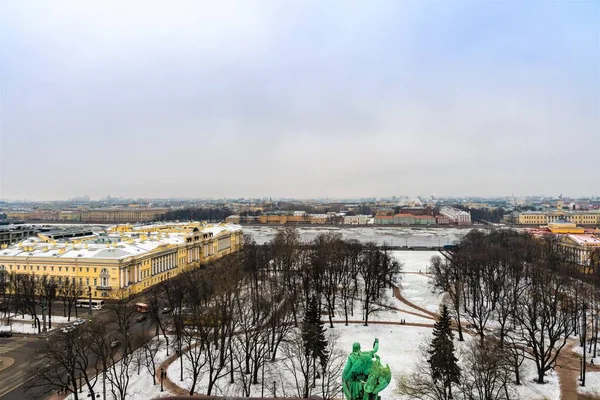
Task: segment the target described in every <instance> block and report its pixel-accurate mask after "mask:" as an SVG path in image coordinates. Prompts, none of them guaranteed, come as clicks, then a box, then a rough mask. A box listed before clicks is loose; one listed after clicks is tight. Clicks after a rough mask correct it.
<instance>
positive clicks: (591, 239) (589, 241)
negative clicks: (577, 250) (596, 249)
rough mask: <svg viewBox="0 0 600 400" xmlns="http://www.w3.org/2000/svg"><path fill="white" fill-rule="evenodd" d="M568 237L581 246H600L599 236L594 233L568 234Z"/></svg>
mask: <svg viewBox="0 0 600 400" xmlns="http://www.w3.org/2000/svg"><path fill="white" fill-rule="evenodd" d="M568 238H569V239H571V240H572V241H574V242H575V243H577V244H578V245H581V246H600V238H598V237H596V236H594V235H589V234H579V235H569V236H568Z"/></svg>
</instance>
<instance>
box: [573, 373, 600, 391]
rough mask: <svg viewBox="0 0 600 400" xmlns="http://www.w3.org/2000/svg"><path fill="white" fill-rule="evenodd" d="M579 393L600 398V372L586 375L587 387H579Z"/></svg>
mask: <svg viewBox="0 0 600 400" xmlns="http://www.w3.org/2000/svg"><path fill="white" fill-rule="evenodd" d="M577 391H578V392H579V393H581V394H589V395H595V396H598V397H600V372H588V373H587V374H586V375H585V386H579V387H578V388H577Z"/></svg>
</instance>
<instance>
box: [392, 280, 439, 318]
mask: <svg viewBox="0 0 600 400" xmlns="http://www.w3.org/2000/svg"><path fill="white" fill-rule="evenodd" d="M402 275H403V276H402V283H401V293H402V295H403V296H404V298H405V299H406V300H408V301H410V302H411V303H413V304H415V305H417V306H419V307H422V308H424V309H426V310H428V311H431V312H438V310H439V307H440V303H441V302H442V298H443V297H444V296H443V295H441V294H437V293H432V292H431V285H430V281H431V278H430V277H429V276H427V275H419V274H402Z"/></svg>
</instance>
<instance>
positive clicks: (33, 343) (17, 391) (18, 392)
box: [0, 335, 43, 400]
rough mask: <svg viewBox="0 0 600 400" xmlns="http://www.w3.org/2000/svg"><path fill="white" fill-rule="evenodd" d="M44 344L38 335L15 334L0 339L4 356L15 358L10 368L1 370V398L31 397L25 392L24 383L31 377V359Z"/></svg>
mask: <svg viewBox="0 0 600 400" xmlns="http://www.w3.org/2000/svg"><path fill="white" fill-rule="evenodd" d="M42 344H43V339H39V338H37V337H36V336H31V337H28V336H17V335H15V336H13V337H11V338H2V339H0V352H1V353H2V357H3V358H10V359H11V360H13V363H12V365H11V366H10V367H9V368H5V369H3V370H1V371H0V398H1V399H2V400H22V399H28V398H31V396H30V395H26V394H25V390H24V388H23V385H24V383H25V382H27V381H28V380H29V379H31V378H30V376H29V371H28V369H29V367H30V363H29V362H28V361H29V359H30V358H31V357H32V356H33V354H34V353H35V351H37V349H39V348H40V347H41V346H42Z"/></svg>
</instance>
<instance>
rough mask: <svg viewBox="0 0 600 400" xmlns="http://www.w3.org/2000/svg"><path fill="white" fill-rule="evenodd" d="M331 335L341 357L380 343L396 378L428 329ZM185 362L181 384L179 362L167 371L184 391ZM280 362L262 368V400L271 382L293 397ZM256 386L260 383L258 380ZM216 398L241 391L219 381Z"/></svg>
mask: <svg viewBox="0 0 600 400" xmlns="http://www.w3.org/2000/svg"><path fill="white" fill-rule="evenodd" d="M330 330H331V331H334V332H335V333H336V334H339V335H340V337H339V339H338V350H340V351H341V352H343V354H344V356H345V355H347V354H350V352H351V351H352V344H353V343H354V342H359V343H360V344H361V346H362V349H363V350H364V351H366V350H371V349H372V346H373V341H374V339H375V338H378V339H379V346H380V347H379V353H378V354H379V355H380V356H381V361H382V363H384V364H389V365H390V368H391V370H392V375H393V376H396V375H398V374H401V373H410V372H411V371H412V368H413V366H414V363H415V362H416V360H417V359H418V357H419V355H420V350H419V346H420V345H421V344H422V343H424V342H425V341H426V340H428V339H429V337H430V335H431V331H432V330H431V329H430V328H417V327H411V326H382V325H370V326H367V327H365V326H363V325H362V324H361V325H357V324H354V325H349V326H343V325H336V326H335V328H333V329H328V332H329V331H330ZM186 361H187V360H186V359H185V357H184V359H183V370H184V380H183V382H181V381H180V373H181V367H180V361H179V360H176V361H175V362H173V364H171V366H170V367H169V370H168V371H167V373H168V376H169V378H170V379H171V380H172V381H173V382H175V383H176V384H178V385H180V386H181V387H183V388H186V389H189V388H190V387H191V382H192V380H191V377H190V374H189V372H188V366H187V362H186ZM280 362H281V361H280V360H279V361H277V362H275V363H267V364H266V365H265V382H266V384H265V388H264V394H265V396H272V392H273V389H272V387H273V382H274V381H275V382H276V383H275V386H276V391H277V394H278V395H279V396H281V395H284V394H285V395H286V396H294V389H293V384H292V382H291V381H292V379H293V378H292V377H291V376H285V375H283V376H282V374H281V373H280V372H281V371H282V370H283V368H282V367H281V365H280ZM259 382H262V379H261V378H259ZM394 387H395V383H394V381H392V382H391V383H390V385H389V386H388V387H387V388H386V389H385V390H384V391H383V392H382V394H381V395H382V399H383V400H391V399H394V398H397V396H396V395H395V394H394ZM196 391H197V392H198V393H206V377H204V379H201V381H200V383H199V384H198V385H196ZM262 391H263V388H262V385H261V383H259V384H258V385H254V386H253V387H252V395H253V396H260V395H261V392H262ZM213 394H215V395H228V396H233V395H236V396H239V395H241V388H240V387H239V385H236V384H233V385H232V384H229V382H228V377H225V378H222V379H221V380H220V381H219V382H218V384H217V388H215V392H214V393H213Z"/></svg>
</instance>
